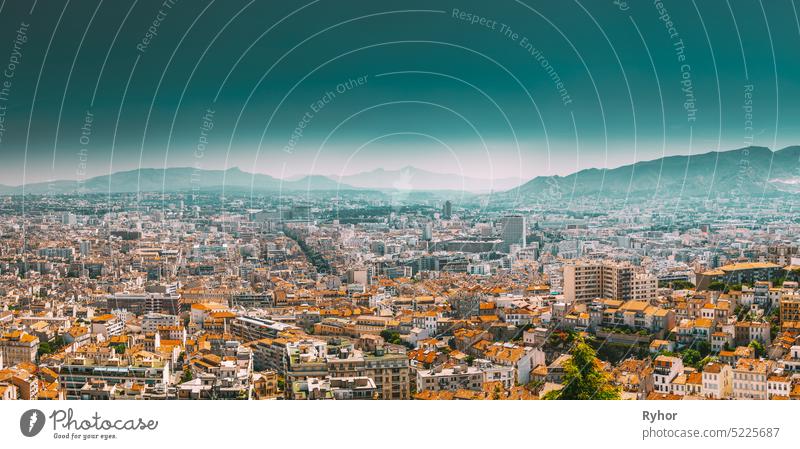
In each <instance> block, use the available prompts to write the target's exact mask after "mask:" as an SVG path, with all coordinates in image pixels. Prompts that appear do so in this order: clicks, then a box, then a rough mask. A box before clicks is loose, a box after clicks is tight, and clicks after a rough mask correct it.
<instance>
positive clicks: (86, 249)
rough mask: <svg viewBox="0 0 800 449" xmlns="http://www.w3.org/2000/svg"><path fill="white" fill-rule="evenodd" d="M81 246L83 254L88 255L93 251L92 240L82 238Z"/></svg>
mask: <svg viewBox="0 0 800 449" xmlns="http://www.w3.org/2000/svg"><path fill="white" fill-rule="evenodd" d="M79 248H80V253H81V256H83V257H86V256H88V255H89V253H91V252H92V242H90V241H88V240H82V241H81V243H80V244H79Z"/></svg>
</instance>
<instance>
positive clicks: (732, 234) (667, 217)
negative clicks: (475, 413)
mask: <svg viewBox="0 0 800 449" xmlns="http://www.w3.org/2000/svg"><path fill="white" fill-rule="evenodd" d="M25 3H26V4H25V5H21V4H19V3H17V2H2V3H0V24H1V25H0V161H2V163H0V400H3V401H6V400H7V401H28V400H62V401H70V400H103V401H115V400H163V401H167V400H169V401H172V400H175V401H181V400H200V401H203V400H251V401H252V400H295V401H296V400H334V401H348V400H362V401H364V400H376V401H380V400H398V401H415V402H414V404H420V403H419V402H416V401H430V400H473V401H478V400H531V401H533V400H543V401H558V400H586V401H591V400H597V401H603V400H630V401H654V400H670V401H679V400H707V401H716V400H732V401H737V400H745V401H748V400H798V399H800V146H799V145H800V132H798V128H797V123H796V119H795V118H796V117H798V116H800V102H797V101H796V99H797V98H798V96H800V85H798V84H797V82H796V81H797V79H798V77H800V62H799V61H800V60H798V58H797V57H796V50H797V48H798V47H797V41H798V39H799V38H800V32H799V31H798V30H800V26H798V24H800V22H798V21H797V17H798V15H797V11H796V9H795V4H794V2H791V1H790V2H764V3H761V2H758V3H756V2H751V1H738V0H735V1H733V0H732V1H717V0H715V1H713V2H694V1H691V2H690V1H677V0H670V1H666V0H664V1H661V0H655V1H654V2H644V3H635V2H620V1H613V2H612V1H608V2H602V3H601V2H588V1H584V2H582V1H578V0H574V1H570V2H563V4H562V2H537V1H532V0H527V1H521V0H509V1H500V2H497V5H495V4H491V5H489V4H487V3H486V2H480V1H474V0H464V1H455V0H437V1H433V2H431V1H423V0H405V1H400V0H390V1H386V2H368V1H360V0H358V1H355V0H354V1H348V2H338V3H336V4H334V3H335V2H332V1H329V0H311V1H310V2H308V3H303V4H301V3H299V2H263V1H245V0H235V1H230V2H228V1H226V2H214V1H213V0H212V1H206V2H180V1H178V0H158V1H150V0H145V1H141V2H136V1H134V2H113V4H112V2H105V3H104V2H103V1H102V0H100V1H94V2H76V3H80V4H70V2H68V1H67V2H52V3H51V2H29V3H30V4H27V3H28V2H25ZM284 3H285V4H284ZM773 39H774V40H773ZM126 404H131V403H126ZM260 404H269V403H266V402H262V403H260ZM275 404H278V403H275ZM280 404H281V406H283V407H288V406H289V405H288V404H287V403H280ZM423 404H424V405H427V406H428V407H430V406H431V404H430V403H423ZM548 404H552V403H548ZM37 405H38V404H37ZM220 405H222V404H220ZM239 405H240V404H238V403H237V407H238V406H239ZM394 405H396V404H393V406H394ZM424 405H420V407H422V406H424ZM303 406H304V407H306V406H305V405H303ZM335 406H337V407H344V405H342V404H335ZM504 406H510V404H507V403H506V404H504ZM604 406H607V405H604ZM770 406H773V404H770ZM47 407H50V406H47ZM59 407H60V406H59ZM109 407H112V406H109ZM50 408H52V407H50ZM650 409H652V407H650V408H649V409H648V410H650ZM107 410H108V409H107ZM112 410H113V409H112ZM665 410H666V409H665ZM14 413H15V414H16V412H14ZM80 413H86V414H87V416H91V415H89V414H88V412H87V411H86V410H85V409H83V410H79V409H77V408H76V413H75V416H78V415H79V414H80ZM98 413H99V412H98ZM165 413H166V412H165ZM637 413H640V412H639V411H637ZM648 413H649V411H648V412H645V420H648V419H649V418H648V416H650V415H649V414H648ZM654 413H655V412H654ZM661 413H662V412H661V410H660V409H659V410H658V411H657V413H655V414H653V415H652V416H655V417H659V416H662V415H661ZM731 413H733V412H731ZM45 415H46V414H45V413H43V412H42V411H40V410H38V409H32V410H28V411H27V412H25V414H23V415H22V418H21V419H22V421H20V422H21V424H20V426H21V431H22V435H23V436H24V437H30V436H32V435H33V436H35V433H38V432H39V431H41V429H42V428H43V426H45V424H44V419H45V418H46V416H45ZM66 416H69V417H70V418H69V419H67V418H66ZM72 416H73V409H72V408H70V409H69V412H68V413H67V411H65V410H62V409H54V411H53V412H52V415H50V418H49V419H50V421H49V422H48V424H47V426H48V427H46V429H49V428H50V426H52V428H53V431H54V432H56V430H57V427H56V424H57V422H58V423H61V421H65V422H68V421H70V420H72ZM94 416H95V417H96V418H95V424H97V421H98V420H99V418H97V416H99V415H97V413H96V414H95V415H94ZM187 416H188V415H187ZM309 416H310V415H309ZM53 417H60V418H59V420H55V419H54V418H53ZM151 418H152V417H144V416H143V417H137V419H139V421H132V422H139V423H150V424H152V428H149V429H148V430H155V426H157V425H158V422H157V420H155V419H154V418H153V419H151ZM304 419H305V418H304ZM15 420H16V418H15ZM655 420H656V418H653V420H652V421H649V424H653V423H654V422H655ZM297 421H302V420H300V419H297ZM85 422H88V421H85ZM37 423H38V424H37ZM14 424H15V425H16V423H14ZM95 424H93V425H92V426H95ZM766 424H775V425H776V426H777V424H776V423H766ZM37 425H38V427H36V426H37ZM148 425H149V424H148ZM173 425H174V424H173ZM748 425H754V424H752V423H748ZM67 426H68V424H67ZM87 426H88V428H90V429H91V430H95V429H94V428H93V427H92V426H89V425H88V424H87ZM142 426H144V427H147V426H145V424H142ZM144 427H143V428H144ZM364 427H367V426H366V425H364ZM775 428H778V427H775ZM34 429H36V430H35V432H34ZM82 430H86V429H82ZM106 430H108V429H106ZM116 430H120V429H116ZM122 430H124V429H122ZM331 430H333V429H331ZM564 431H567V430H564ZM770 432H772V430H770ZM232 433H233V432H232ZM122 434H124V432H123V433H122ZM143 434H144V433H143ZM554 434H555V431H554ZM765 435H766V434H764V435H761V436H762V437H765ZM767 436H768V437H769V438H772V434H771V433H770V434H769V435H767ZM775 436H776V437H777V432H776V434H775ZM56 437H57V436H56ZM70 438H75V437H70ZM109 438H110V437H109ZM643 439H644V436H643Z"/></svg>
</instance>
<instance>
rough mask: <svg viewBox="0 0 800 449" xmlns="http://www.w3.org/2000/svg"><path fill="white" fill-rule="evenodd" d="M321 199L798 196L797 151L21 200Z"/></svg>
mask: <svg viewBox="0 0 800 449" xmlns="http://www.w3.org/2000/svg"><path fill="white" fill-rule="evenodd" d="M223 185H224V186H225V190H226V191H230V192H234V191H248V192H249V191H250V190H251V188H252V189H253V191H257V192H263V191H279V190H282V191H309V190H314V191H325V190H379V191H389V192H425V191H468V192H472V193H488V192H490V191H491V192H494V193H495V194H497V195H500V196H501V197H502V196H508V197H523V198H525V197H535V196H537V195H553V194H556V193H557V194H558V195H559V196H561V197H567V196H583V195H599V196H605V197H627V196H631V197H635V196H641V195H653V196H659V197H662V196H663V197H670V196H677V195H681V196H709V195H711V196H716V195H723V196H727V195H745V196H747V195H761V194H762V193H764V192H766V193H776V192H777V193H780V192H782V193H800V146H792V147H787V148H784V149H782V150H779V151H775V152H773V151H771V150H770V149H768V148H764V147H747V148H740V149H738V150H731V151H723V152H708V153H703V154H696V155H691V156H668V157H664V158H660V159H655V160H651V161H642V162H637V163H635V164H631V165H625V166H622V167H618V168H612V169H596V168H592V169H586V170H581V171H579V172H577V173H573V174H571V175H568V176H539V177H536V178H534V179H532V180H530V181H528V182H525V183H522V182H521V181H520V180H518V179H516V178H503V179H496V180H494V182H492V181H491V180H488V179H478V178H472V177H462V176H460V175H456V174H442V173H434V172H429V171H426V170H421V169H418V168H414V167H404V168H401V169H399V170H384V169H376V170H372V171H368V172H364V173H359V174H355V175H347V176H342V177H341V178H340V177H338V176H321V175H313V176H304V177H294V178H288V179H284V180H281V179H278V178H274V177H272V176H269V175H264V174H252V173H247V172H244V171H242V170H240V169H238V168H231V169H228V170H197V169H194V168H190V167H182V168H166V169H157V168H143V169H140V170H130V171H123V172H117V173H113V174H111V175H105V176H97V177H93V178H89V179H86V180H85V181H84V182H83V183H81V184H78V182H76V181H54V182H49V183H48V182H43V183H34V184H28V185H26V186H25V193H30V194H48V193H52V194H69V193H76V192H79V191H80V192H83V193H108V192H111V193H130V192H137V191H140V192H160V191H162V190H163V191H166V192H177V191H192V190H199V191H221V190H222V189H223ZM22 191H23V189H22V186H3V185H0V194H5V195H8V194H20V193H22Z"/></svg>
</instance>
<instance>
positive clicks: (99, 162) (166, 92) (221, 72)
mask: <svg viewBox="0 0 800 449" xmlns="http://www.w3.org/2000/svg"><path fill="white" fill-rule="evenodd" d="M162 3H163V0H162V1H148V0H140V1H138V2H136V3H134V2H126V1H110V0H106V1H103V2H102V3H99V1H97V0H95V1H72V2H69V3H67V2H60V1H39V2H38V3H37V4H36V7H35V8H34V9H33V10H32V11H31V9H30V6H31V5H32V3H29V2H15V1H6V2H4V3H3V7H2V10H0V66H1V67H2V68H3V69H4V70H5V69H7V65H8V63H9V61H10V60H11V59H10V58H11V57H12V56H13V55H14V54H15V52H14V41H15V39H17V30H18V28H19V27H20V25H21V24H23V23H24V24H28V25H29V27H28V30H27V32H26V37H27V42H25V43H24V44H23V45H22V46H21V50H20V51H19V53H20V54H21V57H20V58H18V59H19V60H20V62H19V64H17V65H16V66H15V68H14V73H13V77H11V78H8V77H6V76H5V75H3V74H0V82H2V81H3V80H6V79H9V80H10V81H11V86H10V88H9V89H8V96H7V98H5V99H3V98H0V108H4V113H3V126H4V130H3V132H2V135H1V136H0V137H1V138H2V140H0V156H1V157H2V162H3V163H2V164H1V165H0V184H10V185H17V184H21V183H23V182H40V181H47V180H54V179H75V178H76V177H79V176H83V177H86V176H93V175H102V174H107V173H108V172H110V171H120V170H128V169H133V168H136V167H140V166H141V167H163V166H196V167H199V168H207V169H222V168H226V167H232V166H238V167H240V168H241V169H243V170H245V171H255V172H260V173H267V174H270V175H273V176H282V177H288V176H296V175H300V174H308V173H316V174H323V175H338V174H340V173H343V174H352V173H357V172H361V171H366V170H371V169H374V168H377V167H383V168H399V167H403V166H406V165H413V166H416V167H419V168H423V169H428V170H433V171H441V172H451V173H464V174H465V175H468V176H473V177H483V178H488V177H491V176H494V177H520V178H531V177H534V176H537V175H547V174H568V173H571V172H574V171H576V169H579V168H587V167H600V168H602V167H615V166H619V165H624V164H629V163H632V162H634V161H637V160H644V159H655V158H658V157H661V156H662V155H671V154H692V153H700V152H706V151H712V150H717V149H721V150H726V149H733V148H739V147H742V146H746V145H748V144H755V145H762V146H767V147H770V148H773V149H779V148H782V147H784V146H788V145H793V144H798V143H800V139H799V138H798V137H799V136H798V135H799V134H800V128H799V127H800V122H798V120H797V117H800V58H798V51H797V49H798V48H800V24H799V23H798V18H797V13H796V6H795V5H794V4H793V2H792V1H790V0H775V1H763V0H762V1H753V0H729V1H725V0H703V1H699V0H695V1H694V2H692V1H684V0H669V1H665V2H663V4H661V3H660V2H652V1H642V2H633V1H628V2H627V4H626V7H627V9H622V8H621V7H620V4H615V3H614V2H613V1H590V0H581V1H580V2H578V1H573V0H565V1H558V2H554V1H534V0H527V1H525V2H522V1H514V0H497V1H493V2H486V1H463V0H462V1H455V0H452V1H447V0H435V1H430V0H403V1H392V0H389V1H374V0H373V1H334V0H319V1H316V2H315V1H310V2H309V1H294V0H292V1H289V0H287V1H260V0H256V1H252V2H251V1H249V0H248V1H244V0H225V1H222V0H217V1H208V0H206V1H188V0H182V1H179V2H176V3H175V4H174V6H172V7H171V8H165V7H164V6H162ZM618 3H619V2H618ZM660 5H663V6H660ZM454 8H456V9H458V10H459V11H463V12H464V13H468V14H472V15H473V16H474V17H480V18H484V19H485V21H484V24H483V25H482V24H481V23H475V24H472V23H469V22H468V20H462V19H460V18H458V17H454V11H453V9H454ZM159 9H161V10H162V11H165V12H166V13H165V14H162V15H161V16H159V15H158V14H159V13H158V11H159ZM664 11H666V12H667V13H668V14H669V15H670V20H671V21H672V23H673V27H672V30H669V29H668V27H667V26H666V24H665V21H664V20H662V19H663V17H664ZM456 15H457V14H456ZM465 17H466V16H465ZM154 20H155V21H157V22H158V23H159V26H158V27H157V30H156V33H157V34H156V35H155V36H154V37H153V38H152V39H151V41H150V42H149V44H148V45H147V46H146V48H142V47H141V46H140V47H139V48H137V44H141V43H142V39H143V37H145V35H146V33H147V30H148V27H149V26H150V25H151V24H152V23H153V22H154ZM492 23H496V25H494V29H492ZM508 28H510V29H511V30H512V31H511V32H510V33H504V30H506V29H508ZM670 32H672V33H673V35H672V37H671V36H670ZM265 33H266V34H265ZM112 42H113V45H112ZM525 42H529V43H530V46H529V47H528V48H526V46H525V45H524V43H525ZM681 42H682V43H681ZM679 47H682V50H679ZM531 49H534V53H536V54H537V55H539V59H537V57H536V56H535V55H533V54H531ZM681 51H682V53H681V54H682V55H683V56H684V57H685V60H679V53H680V52H681ZM547 66H549V67H551V69H548V68H547ZM556 76H557V77H558V79H559V80H560V82H561V84H560V85H557V84H556V82H555V81H554V78H555V77H556ZM360 77H365V79H366V81H363V79H364V78H362V82H361V84H360V85H359V83H357V82H356V83H353V82H351V85H342V83H347V82H348V81H349V80H358V79H359V78H360ZM686 80H688V81H686ZM682 81H683V84H682ZM689 85H690V86H691V92H688V89H687V90H682V87H687V86H689ZM337 88H339V91H338V92H337ZM559 89H560V90H559ZM748 90H752V98H750V99H748V98H746V96H745V93H746V91H748ZM331 93H333V94H331ZM687 100H693V101H694V108H696V113H694V115H693V116H692V115H691V114H690V113H689V112H687V109H686V108H685V107H684V104H685V103H686V101H687ZM319 101H322V104H323V106H322V107H312V105H313V104H315V103H317V102H319ZM746 102H751V105H752V110H751V111H750V112H751V115H748V114H746V112H748V111H747V110H746V109H745V107H744V106H745V105H746ZM209 109H211V110H213V111H214V112H213V114H210V115H209V114H208V113H207V110H209ZM87 113H91V114H92V116H93V117H94V121H93V122H92V124H91V131H90V133H89V135H88V136H86V137H85V138H84V139H83V143H82V142H81V135H82V127H84V122H85V119H86V117H87ZM204 116H206V119H208V118H211V119H212V122H213V129H210V130H206V129H207V128H210V126H208V125H209V123H205V125H204V121H203V120H204ZM692 117H694V119H692ZM301 123H302V124H303V126H304V127H303V129H302V136H297V135H295V136H294V137H293V130H294V129H295V128H296V127H298V125H299V124H301ZM751 127H752V129H750V128H751ZM204 130H206V131H204ZM84 134H85V132H84ZM204 140H207V141H208V142H207V144H205V145H204V146H203V147H202V148H201V150H198V148H197V147H198V143H200V142H201V141H204ZM287 147H288V148H289V149H290V151H287ZM84 163H85V167H84V165H82V164H84ZM84 168H85V170H84Z"/></svg>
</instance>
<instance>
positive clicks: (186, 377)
mask: <svg viewBox="0 0 800 449" xmlns="http://www.w3.org/2000/svg"><path fill="white" fill-rule="evenodd" d="M192 379H194V374H192V370H190V369H189V367H188V366H187V367H186V368H184V369H183V374H181V383H184V382H189V381H190V380H192Z"/></svg>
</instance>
